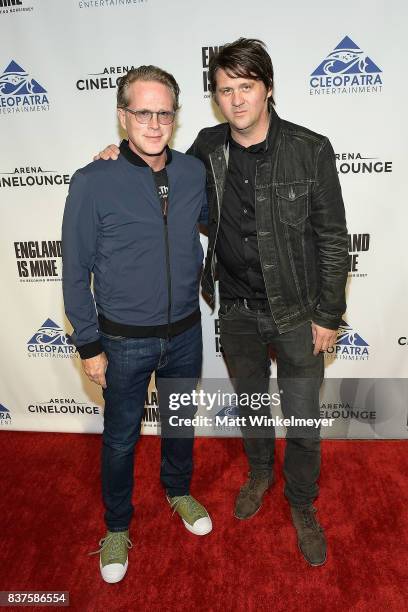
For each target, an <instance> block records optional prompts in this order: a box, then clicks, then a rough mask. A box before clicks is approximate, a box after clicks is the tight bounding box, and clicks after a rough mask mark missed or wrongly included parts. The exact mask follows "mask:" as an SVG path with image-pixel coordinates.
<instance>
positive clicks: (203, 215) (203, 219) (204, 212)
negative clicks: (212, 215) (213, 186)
mask: <svg viewBox="0 0 408 612" xmlns="http://www.w3.org/2000/svg"><path fill="white" fill-rule="evenodd" d="M198 222H199V223H201V224H202V225H208V199H207V181H206V175H205V172H204V185H203V200H202V205H201V212H200V217H199V219H198Z"/></svg>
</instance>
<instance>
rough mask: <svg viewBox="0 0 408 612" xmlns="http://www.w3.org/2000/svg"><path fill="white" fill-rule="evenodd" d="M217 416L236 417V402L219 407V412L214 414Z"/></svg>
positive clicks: (237, 410)
mask: <svg viewBox="0 0 408 612" xmlns="http://www.w3.org/2000/svg"><path fill="white" fill-rule="evenodd" d="M215 416H217V417H224V416H227V417H237V416H239V407H238V406H237V404H231V405H230V406H224V407H223V408H221V410H220V411H219V412H217V414H216V415H215Z"/></svg>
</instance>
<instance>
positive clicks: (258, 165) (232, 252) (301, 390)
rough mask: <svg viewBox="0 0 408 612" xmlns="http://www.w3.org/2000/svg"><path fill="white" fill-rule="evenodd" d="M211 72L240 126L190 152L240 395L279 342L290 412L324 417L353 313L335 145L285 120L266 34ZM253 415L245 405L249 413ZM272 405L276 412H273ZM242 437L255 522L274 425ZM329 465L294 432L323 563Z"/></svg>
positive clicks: (304, 524)
mask: <svg viewBox="0 0 408 612" xmlns="http://www.w3.org/2000/svg"><path fill="white" fill-rule="evenodd" d="M209 80H210V84H211V90H212V92H213V96H214V99H215V102H216V103H217V105H218V106H219V108H220V110H221V112H222V113H223V115H224V116H225V118H226V119H227V120H228V123H223V124H221V125H217V126H215V127H212V128H205V129H203V130H202V131H201V132H200V133H199V134H198V136H197V139H196V140H195V142H194V144H193V145H192V146H191V148H190V149H189V151H188V153H190V154H192V155H194V156H196V157H198V158H199V159H201V160H202V161H203V162H204V164H205V165H206V169H207V188H208V205H209V219H208V251H207V259H206V263H205V269H204V274H203V279H202V286H203V290H204V292H205V293H206V294H207V296H208V298H209V301H210V303H211V304H212V305H214V303H215V279H216V276H217V275H218V278H219V293H220V311H219V318H220V336H221V345H222V347H223V351H224V355H225V358H226V362H227V366H228V368H229V372H230V374H231V377H232V378H233V379H234V382H235V386H236V390H237V391H238V392H239V393H251V392H252V393H253V392H257V393H259V392H267V391H268V384H269V371H270V358H269V345H272V347H273V349H274V350H275V352H276V359H277V377H278V384H279V389H280V392H281V408H282V412H283V414H284V416H285V417H289V418H290V417H291V416H294V417H297V418H307V419H308V418H315V419H318V418H319V388H320V385H321V382H322V380H323V370H324V362H323V359H324V355H323V353H324V351H325V350H327V349H328V348H329V347H331V346H333V344H334V342H335V340H336V336H337V329H338V326H339V324H340V321H341V318H342V315H343V313H344V311H345V309H346V304H345V285H346V280H347V271H348V249H347V229H346V221H345V213H344V205H343V200H342V195H341V189H340V184H339V180H338V176H337V171H336V165H335V157H334V152H333V149H332V146H331V144H330V142H329V141H328V139H327V138H326V137H324V136H321V135H319V134H316V133H314V132H312V131H310V130H308V129H306V128H303V127H301V126H298V125H295V124H293V123H289V122H287V121H283V120H281V119H280V118H279V117H278V115H277V113H276V112H275V110H274V108H273V105H274V101H273V96H272V94H273V68H272V63H271V59H270V57H269V55H268V54H267V52H266V50H265V48H264V44H263V43H262V42H261V41H259V40H256V39H239V40H237V41H235V42H233V43H231V44H228V45H225V46H224V47H223V48H222V49H221V50H220V52H219V53H218V54H217V55H216V56H214V57H213V58H212V60H211V62H210V69H209ZM250 412H251V409H250V408H247V407H244V406H240V416H248V415H249V414H250ZM260 413H261V414H264V415H265V416H270V408H269V407H267V408H266V409H264V410H263V411H262V410H261V411H259V412H257V414H260ZM242 433H243V438H244V447H245V451H246V454H247V457H248V460H249V467H250V473H249V480H248V481H247V483H246V484H245V485H244V486H243V487H242V488H241V490H240V492H239V495H238V497H237V500H236V505H235V516H236V517H237V518H240V519H247V518H249V517H251V516H253V515H254V514H255V513H256V512H257V511H258V510H259V508H260V506H261V503H262V497H263V495H264V493H265V492H266V491H267V490H268V489H269V487H270V486H271V484H272V482H273V461H274V430H273V428H272V427H262V428H257V429H255V428H254V427H250V426H243V427H242ZM319 470H320V436H319V429H318V428H314V427H312V428H311V427H302V428H295V427H290V428H288V432H287V445H286V452H285V461H284V474H285V479H286V486H285V495H286V497H287V499H288V501H289V503H290V506H291V512H292V518H293V522H294V525H295V527H296V530H297V534H298V542H299V547H300V549H301V551H302V553H303V555H304V557H305V558H306V560H307V561H308V562H309V563H310V564H312V565H321V564H323V563H324V562H325V560H326V556H327V554H326V542H325V537H324V534H323V530H322V528H321V527H320V525H319V523H318V522H317V520H316V518H315V516H314V514H315V508H314V507H313V506H312V503H313V501H314V499H315V498H316V496H317V493H318V487H317V480H318V476H319Z"/></svg>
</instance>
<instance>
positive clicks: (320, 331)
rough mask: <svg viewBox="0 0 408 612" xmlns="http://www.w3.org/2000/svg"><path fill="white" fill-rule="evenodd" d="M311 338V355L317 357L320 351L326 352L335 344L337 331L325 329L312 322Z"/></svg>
mask: <svg viewBox="0 0 408 612" xmlns="http://www.w3.org/2000/svg"><path fill="white" fill-rule="evenodd" d="M312 336H313V344H314V350H313V355H318V354H319V353H320V351H323V352H324V351H327V349H329V348H331V347H332V346H333V345H334V343H335V342H336V338H337V329H326V327H321V326H320V325H317V324H316V323H313V321H312Z"/></svg>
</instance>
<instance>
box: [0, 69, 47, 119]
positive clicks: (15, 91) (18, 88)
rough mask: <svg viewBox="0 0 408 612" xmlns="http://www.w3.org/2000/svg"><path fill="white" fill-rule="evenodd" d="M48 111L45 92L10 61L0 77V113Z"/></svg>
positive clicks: (24, 71) (28, 75) (25, 72)
mask: <svg viewBox="0 0 408 612" xmlns="http://www.w3.org/2000/svg"><path fill="white" fill-rule="evenodd" d="M48 110H50V103H49V100H48V96H47V91H46V90H45V89H44V87H43V86H42V85H40V83H39V82H38V81H36V80H35V79H34V78H32V76H31V75H30V74H29V73H28V72H27V71H26V70H24V68H22V67H21V66H19V65H18V64H17V63H16V62H15V61H14V60H12V61H11V62H10V63H9V65H8V66H7V68H6V69H5V70H4V72H3V73H2V74H1V75H0V112H1V113H2V114H4V115H5V114H10V113H31V112H40V111H48Z"/></svg>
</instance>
